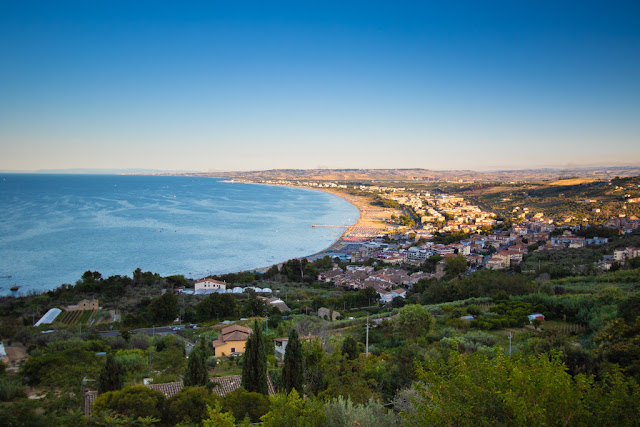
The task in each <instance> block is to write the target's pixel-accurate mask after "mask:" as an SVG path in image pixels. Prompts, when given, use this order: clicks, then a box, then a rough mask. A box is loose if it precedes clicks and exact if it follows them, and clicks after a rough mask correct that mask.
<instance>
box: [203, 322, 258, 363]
mask: <svg viewBox="0 0 640 427" xmlns="http://www.w3.org/2000/svg"><path fill="white" fill-rule="evenodd" d="M252 333H253V331H252V330H251V329H250V328H245V327H244V326H239V325H231V326H227V327H226V328H224V329H223V330H222V331H220V335H218V339H217V340H215V341H214V342H213V343H212V346H213V355H214V356H216V357H222V356H229V355H231V354H233V353H244V348H245V345H246V344H247V340H248V339H249V335H251V334H252Z"/></svg>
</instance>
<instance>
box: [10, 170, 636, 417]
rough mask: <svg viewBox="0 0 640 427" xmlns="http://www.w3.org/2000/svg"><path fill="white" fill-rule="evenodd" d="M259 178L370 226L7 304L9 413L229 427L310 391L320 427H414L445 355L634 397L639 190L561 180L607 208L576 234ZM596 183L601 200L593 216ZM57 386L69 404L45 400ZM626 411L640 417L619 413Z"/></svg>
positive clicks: (472, 201) (482, 369)
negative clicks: (352, 426)
mask: <svg viewBox="0 0 640 427" xmlns="http://www.w3.org/2000/svg"><path fill="white" fill-rule="evenodd" d="M233 182H235V180H234V181H233ZM258 182H259V183H261V184H269V185H286V186H291V187H302V188H311V189H315V190H321V191H326V192H329V193H331V194H334V195H336V196H338V197H342V198H344V199H345V200H347V201H348V202H350V203H352V204H353V205H354V206H356V207H357V208H358V209H359V211H360V218H359V219H358V221H357V222H356V223H355V224H351V225H343V224H313V225H312V227H317V228H321V227H337V228H344V232H343V234H342V236H341V237H340V238H339V239H338V240H337V241H336V242H335V243H334V244H333V245H331V246H330V247H329V248H327V249H325V250H323V251H321V252H319V253H316V254H312V255H308V256H301V257H299V258H295V259H290V260H287V261H284V262H281V263H278V264H275V265H271V266H267V267H263V268H258V269H255V270H249V271H241V272H234V273H227V274H218V275H208V276H206V277H199V278H197V277H196V278H192V277H185V276H184V275H175V276H169V277H161V276H160V275H158V274H156V273H153V272H149V271H147V272H144V271H142V270H141V269H140V268H138V269H136V270H135V271H134V272H133V274H132V276H131V277H128V276H111V277H108V278H105V277H102V275H101V274H100V273H99V272H97V271H86V272H85V273H84V274H83V275H82V277H81V278H80V280H78V281H77V282H76V284H75V285H62V286H60V287H59V288H57V289H54V290H51V291H48V292H43V293H41V294H35V295H26V296H17V297H14V296H11V297H5V298H4V299H3V300H2V305H0V308H2V316H3V317H2V322H1V323H0V325H1V327H0V334H2V341H0V358H2V364H1V365H0V366H3V367H5V368H6V369H5V371H6V374H4V375H5V376H4V377H2V376H0V384H3V385H2V387H4V389H3V388H2V387H0V398H1V399H0V400H2V399H4V400H5V401H6V402H7V403H6V405H4V406H3V405H2V404H0V415H2V416H4V417H5V418H7V419H10V420H11V422H10V424H9V425H22V424H20V421H19V420H17V419H16V418H15V416H14V415H13V414H14V413H15V410H16V408H17V409H20V408H22V409H20V410H21V411H23V413H25V414H26V416H28V417H30V418H28V419H29V420H31V421H33V422H32V424H33V423H36V424H37V423H41V422H42V421H43V419H42V417H41V416H40V415H39V412H38V411H40V408H41V407H42V406H43V405H52V404H53V403H54V402H63V403H62V407H63V408H67V409H66V410H60V409H57V408H56V407H51V409H47V411H48V412H47V413H48V414H54V415H53V416H55V417H56V419H57V421H56V422H57V423H58V424H67V420H68V419H69V417H76V418H77V419H78V420H79V421H78V422H77V423H76V424H78V425H110V424H109V422H111V421H109V419H110V418H109V417H111V416H112V415H111V414H113V413H116V414H117V415H116V419H118V420H121V421H122V422H125V423H132V422H134V421H136V420H138V421H140V420H144V419H145V417H148V416H149V417H151V418H152V419H153V420H157V422H159V423H161V424H162V425H174V424H177V423H179V422H185V421H188V420H193V419H196V420H209V421H211V422H212V423H214V424H213V425H216V424H215V422H217V421H215V420H218V421H219V420H220V419H221V417H227V418H229V419H233V420H235V421H234V422H232V423H228V424H227V425H229V426H231V425H235V424H236V423H238V422H239V420H242V419H245V421H246V420H249V421H251V422H261V421H264V420H269V417H271V416H273V417H279V418H278V419H283V417H285V415H284V413H283V412H278V411H280V409H278V408H279V406H278V405H279V404H280V403H278V402H279V400H278V399H280V400H281V401H282V402H285V401H286V402H288V403H287V404H288V405H289V404H294V402H299V401H298V400H295V399H300V398H299V397H296V396H300V395H293V394H291V393H297V391H298V390H300V392H301V394H302V393H304V398H303V399H304V400H302V401H304V402H306V403H304V404H305V405H311V402H316V403H315V404H317V405H320V406H318V407H319V408H322V409H318V411H319V412H317V413H316V416H317V421H316V422H313V423H311V425H317V426H327V425H342V424H340V422H339V421H335V422H334V421H333V420H336V419H337V418H335V416H336V415H335V414H332V412H331V411H333V410H334V409H331V408H338V409H337V410H339V411H342V412H340V413H345V414H347V413H351V412H349V411H351V409H349V408H351V407H357V408H359V409H358V411H364V413H366V414H372V413H379V414H383V420H385V421H384V422H383V425H384V426H387V425H405V424H406V423H407V422H409V421H410V420H411V417H413V416H414V415H413V414H420V417H421V419H423V420H433V418H431V414H430V412H421V411H423V410H422V409H421V407H420V406H419V405H414V404H413V403H411V398H407V397H406V396H418V399H430V396H432V395H431V394H428V393H425V392H424V391H422V389H421V388H420V386H419V385H417V384H420V382H421V381H428V382H429V383H430V384H438V385H439V387H443V388H446V387H450V386H451V385H450V384H449V383H446V382H445V383H443V382H439V378H442V375H437V376H432V375H431V374H428V373H426V371H421V370H420V369H414V368H412V367H413V366H416V365H415V364H420V366H429V367H430V369H432V370H433V371H432V372H439V371H438V370H446V372H451V371H454V372H455V371H456V370H458V369H459V365H458V364H456V362H455V361H453V360H455V359H451V358H452V357H458V358H464V360H465V361H466V363H471V364H473V366H474V372H476V373H477V374H478V375H479V377H478V378H485V377H486V376H487V375H489V376H492V377H495V376H499V374H500V373H501V372H502V371H500V372H498V371H495V372H494V371H492V370H491V369H493V368H490V367H491V366H494V363H493V361H496V360H497V361H498V362H499V363H501V364H508V365H509V366H513V371H509V372H510V374H509V375H510V377H509V378H508V379H507V380H506V382H504V383H503V384H501V385H499V387H500V388H501V389H503V390H508V389H509V387H511V386H510V384H512V381H513V380H514V379H515V378H517V376H514V374H513V372H516V371H521V372H525V371H530V370H535V369H538V370H540V369H543V368H544V369H546V371H544V372H545V375H548V376H549V377H550V378H552V380H550V381H551V382H553V383H555V384H565V386H563V387H564V388H556V391H558V392H562V393H565V394H568V395H572V396H582V397H580V399H581V400H580V401H581V402H586V401H588V399H586V398H584V396H586V394H585V393H590V392H591V391H593V390H595V391H594V392H597V393H599V394H598V396H599V397H597V398H596V400H595V402H597V404H598V405H600V406H599V408H606V410H604V409H597V410H596V411H597V412H596V413H597V414H600V415H598V416H600V417H604V416H605V414H606V416H609V414H610V403H609V402H610V401H611V399H613V398H614V395H615V399H623V400H624V399H626V400H625V402H632V401H634V400H636V399H637V396H638V393H640V390H637V387H638V386H637V382H636V381H637V380H636V379H635V378H636V377H639V378H640V373H639V372H638V371H637V368H636V364H635V360H636V359H637V358H636V357H635V356H633V354H635V353H634V352H635V351H636V347H637V346H636V344H634V342H635V341H633V340H635V339H636V337H637V335H638V333H640V332H638V331H640V330H638V331H637V330H636V329H633V328H635V326H633V325H636V324H637V323H633V322H634V319H635V318H636V315H637V301H638V297H637V286H638V283H640V278H639V276H638V271H640V270H639V268H640V237H639V230H638V229H639V228H640V220H639V219H638V218H637V216H636V214H635V212H636V210H635V209H636V201H635V200H636V198H637V197H638V191H639V190H640V187H639V186H638V179H637V178H624V179H621V180H616V181H615V182H611V181H609V182H607V181H602V182H599V183H597V184H594V183H587V184H585V183H573V184H571V185H564V184H566V183H562V184H563V185H562V192H563V194H564V197H565V199H569V198H571V200H575V199H578V201H577V202H576V203H577V204H578V205H579V206H583V205H586V204H588V205H593V206H598V207H597V208H596V207H593V208H591V209H590V210H589V211H586V212H587V213H586V214H585V213H584V212H583V211H581V212H579V211H575V214H574V215H572V218H570V219H569V220H567V217H566V216H564V211H552V210H549V209H548V208H546V206H547V205H545V203H546V202H547V199H548V198H542V199H540V198H539V199H534V198H533V197H530V198H528V199H526V200H529V201H530V203H529V204H525V203H521V201H520V200H517V201H515V200H514V201H513V202H512V203H511V204H506V207H503V208H502V209H501V210H500V211H497V210H492V209H488V208H487V207H486V206H485V205H484V204H483V203H480V201H482V199H481V198H479V197H477V196H476V197H474V195H473V194H472V195H471V196H469V197H466V196H465V195H464V193H463V191H456V187H455V186H458V188H460V186H461V184H460V183H455V184H454V187H451V186H450V187H447V190H445V189H443V188H440V183H435V184H434V185H431V187H430V188H425V186H415V185H414V184H412V183H410V182H399V183H384V185H383V184H381V183H380V184H376V183H370V184H363V183H361V182H359V183H355V182H332V181H309V180H305V181H292V180H275V181H274V180H266V181H258ZM445 184H447V183H445ZM229 185H232V183H231V182H230V184H229ZM465 185H466V184H465ZM536 185H539V184H536ZM553 185H555V182H552V183H551V184H543V186H544V187H545V188H546V187H553ZM595 185H598V187H594V186H595ZM466 186H467V187H473V183H472V184H469V185H466ZM443 187H444V185H443ZM499 187H500V188H505V185H504V184H499ZM513 188H518V191H519V192H520V193H518V194H521V193H522V190H521V189H520V188H519V187H513ZM585 188H587V190H588V191H590V192H591V193H594V188H595V189H597V193H595V195H592V196H591V199H589V200H588V201H586V200H584V198H581V197H583V196H582V194H583V192H584V190H585ZM603 189H604V190H603ZM609 189H611V190H609ZM461 190H464V189H461ZM607 192H609V193H611V192H612V194H609V193H607ZM467 194H469V193H467ZM512 194H513V191H512V189H511V188H507V190H504V194H503V193H498V195H497V196H495V195H490V196H491V197H492V200H493V199H500V200H506V199H510V198H511V199H513V198H515V197H514V196H513V195H512ZM529 194H534V193H533V192H532V191H531V190H529ZM516 196H517V194H516ZM607 198H608V199H607ZM502 203H504V202H502ZM516 203H517V204H516ZM596 210H600V212H596ZM602 211H605V212H608V214H607V216H606V217H605V216H603V215H602ZM588 215H592V216H588ZM602 337H607V338H606V340H607V341H604V340H603V338H602ZM257 348H259V349H262V350H256V349H257ZM454 349H455V350H454ZM548 349H551V350H553V351H558V352H560V353H557V354H560V355H561V356H559V357H561V358H558V359H557V362H554V363H556V364H555V365H553V367H551V366H547V365H536V364H539V363H548V360H549V359H548V356H546V355H547V353H546V351H549V350H548ZM452 351H453V352H454V353H452ZM512 353H515V354H518V355H520V356H521V357H520V356H519V357H518V358H511V355H512ZM63 355H64V357H63ZM427 355H428V356H427ZM452 355H454V356H452ZM540 357H542V358H540ZM105 358H106V360H105ZM296 366H297V367H296ZM544 366H547V367H546V368H545V367H544ZM294 367H296V368H295V369H298V370H299V373H298V374H296V375H297V376H295V377H292V376H291V374H290V369H294ZM509 369H511V368H509ZM609 370H612V371H611V372H613V374H611V375H614V377H613V378H615V381H616V383H615V384H617V386H614V385H612V384H611V383H608V382H595V381H596V380H595V379H594V378H595V373H598V372H609ZM607 375H609V374H607ZM69 378H70V379H71V380H69ZM251 378H253V379H251ZM469 381H471V382H473V383H475V382H476V379H470V380H469ZM580 381H591V382H592V384H593V385H591V386H590V387H589V388H587V389H584V388H583V387H582V386H580V384H581V383H580ZM78 384H81V385H82V393H78V392H77V391H78V390H77V388H78ZM529 386H531V387H533V386H532V385H531V383H529ZM52 387H54V388H55V389H56V390H65V392H64V393H62V394H61V393H53V394H47V393H46V391H47V390H51V388H52ZM455 387H456V388H457V387H458V386H457V385H456V386H455ZM462 387H463V388H464V389H465V390H466V389H468V388H469V387H470V383H465V384H464V385H462ZM634 387H635V388H634ZM585 390H586V391H585ZM541 392H542V391H541V390H539V388H538V389H537V391H536V394H539V393H541ZM2 393H4V394H2ZM2 396H4V397H2ZM134 396H146V397H145V399H147V400H148V402H149V403H143V402H139V403H135V404H134V405H133V406H127V405H128V404H126V403H124V402H128V401H134V402H138V401H137V400H136V399H137V398H135V397H134ZM482 396H485V394H484V393H482ZM340 399H347V401H344V402H345V403H340V402H342V401H341V400H340ZM407 399H409V400H407ZM532 399H533V398H532ZM186 401H188V402H189V405H192V406H193V407H192V409H190V410H189V411H188V412H184V411H182V409H181V408H182V407H183V406H184V404H185V402H186ZM150 402H156V403H150ZM251 402H254V403H251ZM255 402H261V403H260V405H261V406H260V408H254V406H255ZM347 402H349V403H347ZM367 402H368V403H367ZM382 402H386V403H384V404H383V403H382ZM296 404H299V403H296ZM495 404H496V405H502V403H500V402H498V403H495ZM531 404H532V405H536V403H535V402H533V401H532V403H531ZM332 405H333V406H332ZM350 405H351V406H350ZM577 405H578V406H577V407H578V408H580V411H582V413H583V414H587V413H588V414H593V412H588V410H587V408H586V407H585V403H580V404H577ZM623 406H624V407H625V408H626V407H628V403H625V404H624V405H623ZM385 407H388V409H384V408H385ZM442 407H443V408H450V407H451V406H449V404H448V403H447V404H442ZM575 407H576V406H575V405H573V404H572V406H571V408H575ZM389 408H392V409H389ZM562 408H563V409H562V410H563V411H566V410H568V409H569V408H568V407H566V406H563V407H562ZM69 414H71V415H69ZM275 414H277V415H275ZM616 414H617V415H616V416H617V417H618V418H619V419H622V420H628V419H629V414H628V413H627V411H626V410H624V409H620V410H619V411H618V412H616ZM341 416H342V415H341ZM354 416H355V415H354ZM557 416H558V414H554V415H553V416H552V419H555V417H557ZM585 416H586V415H583V418H582V419H586V418H584V417H585ZM231 417H232V418H231ZM74 419H75V418H74ZM361 419H362V418H359V416H358V417H356V418H354V420H361ZM140 422H142V421H140ZM154 422H155V421H154ZM356 422H359V421H356ZM624 423H625V422H621V424H624ZM275 425H279V424H275ZM367 425H376V424H372V423H368V424H367Z"/></svg>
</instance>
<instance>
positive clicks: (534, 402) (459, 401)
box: [405, 351, 640, 425]
mask: <svg viewBox="0 0 640 427" xmlns="http://www.w3.org/2000/svg"><path fill="white" fill-rule="evenodd" d="M418 377H419V379H420V381H421V382H419V383H417V385H416V387H417V389H418V391H419V395H420V398H419V399H417V400H416V407H415V412H413V413H407V414H405V421H406V422H409V423H413V424H417V425H434V424H437V425H466V424H469V423H473V424H476V425H496V424H507V425H527V424H532V425H567V424H570V425H575V424H578V425H579V424H589V425H598V424H600V425H633V424H634V423H636V422H637V420H638V419H639V417H640V408H639V407H638V399H639V397H640V388H639V386H638V384H637V383H636V382H635V380H633V379H625V378H624V376H623V375H622V374H621V373H620V372H618V371H615V370H614V371H612V372H611V373H608V374H606V375H605V376H604V377H603V379H602V381H601V382H596V381H595V378H594V377H593V376H586V375H583V374H579V375H576V376H574V377H572V376H571V375H569V374H568V373H567V372H566V368H565V366H564V364H563V363H562V361H561V360H560V358H559V357H558V356H557V355H549V354H543V355H540V356H537V357H533V358H530V359H524V358H519V357H514V358H509V357H507V356H505V355H503V354H502V353H501V352H497V355H496V356H495V357H494V358H489V357H488V356H487V355H485V354H482V353H474V354H470V355H469V354H460V353H458V352H455V351H453V352H451V353H450V355H449V359H448V360H447V361H446V362H444V363H443V361H437V362H436V361H430V362H428V363H427V364H426V366H425V367H424V368H419V370H418Z"/></svg>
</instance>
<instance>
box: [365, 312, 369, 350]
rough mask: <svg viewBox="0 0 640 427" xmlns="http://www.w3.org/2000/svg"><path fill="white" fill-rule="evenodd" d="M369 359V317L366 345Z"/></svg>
mask: <svg viewBox="0 0 640 427" xmlns="http://www.w3.org/2000/svg"><path fill="white" fill-rule="evenodd" d="M365 357H366V358H367V359H368V358H369V316H367V345H366V356H365Z"/></svg>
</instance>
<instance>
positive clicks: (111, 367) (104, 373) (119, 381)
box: [98, 352, 124, 393]
mask: <svg viewBox="0 0 640 427" xmlns="http://www.w3.org/2000/svg"><path fill="white" fill-rule="evenodd" d="M123 383H124V372H123V369H122V367H121V366H120V364H119V363H118V362H117V361H116V358H115V356H114V353H113V352H111V353H109V354H108V355H107V362H106V363H105V365H104V367H103V368H102V370H101V371H100V376H99V377H98V392H100V393H106V392H107V391H114V390H120V389H121V388H122V385H123Z"/></svg>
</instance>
